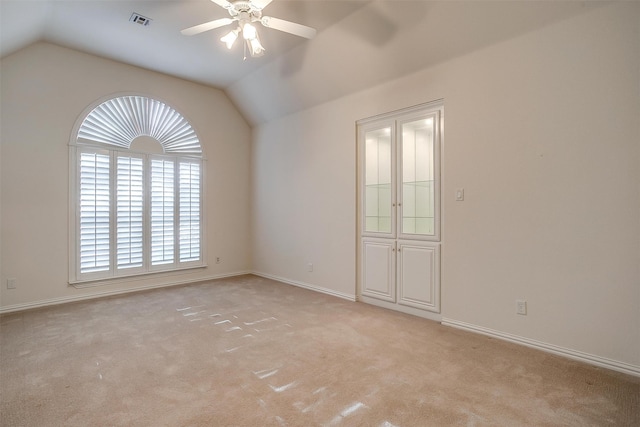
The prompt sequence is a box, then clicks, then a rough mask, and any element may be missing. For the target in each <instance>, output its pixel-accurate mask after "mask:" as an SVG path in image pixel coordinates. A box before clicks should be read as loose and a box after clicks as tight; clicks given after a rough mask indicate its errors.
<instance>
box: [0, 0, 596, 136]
mask: <svg viewBox="0 0 640 427" xmlns="http://www.w3.org/2000/svg"><path fill="white" fill-rule="evenodd" d="M598 5H599V4H597V3H594V2H591V1H587V2H582V1H553V2H544V1H531V2H527V1H517V2H516V1H511V2H508V1H507V2H504V1H497V2H494V1H484V0H479V1H478V0H476V1H428V0H275V1H273V3H271V4H270V5H268V6H267V8H265V10H264V14H265V15H269V16H274V17H278V18H281V19H286V20H289V21H294V22H298V23H301V24H304V25H307V26H311V27H314V28H316V29H317V30H318V35H317V36H316V37H315V38H314V39H313V40H306V39H303V38H300V37H296V36H293V35H290V34H286V33H282V32H280V31H277V30H273V29H267V28H263V27H260V28H259V29H258V31H259V33H260V37H261V39H262V44H263V45H264V46H265V48H266V54H265V55H264V56H263V57H260V58H251V57H249V58H247V59H246V60H243V52H242V45H241V44H239V43H238V44H236V46H234V49H233V50H231V51H228V50H227V49H226V48H225V47H224V45H223V44H222V43H221V42H220V41H219V38H220V37H221V36H222V35H224V34H225V33H226V32H228V31H229V28H228V27H223V28H219V29H216V30H212V31H209V32H206V33H203V34H200V35H196V36H191V37H187V36H183V35H181V34H180V30H181V29H184V28H187V27H191V26H194V25H197V24H201V23H203V22H207V21H210V20H213V19H218V18H224V17H227V16H228V13H227V11H226V10H224V9H222V8H221V7H219V6H218V5H216V4H215V3H213V2H211V1H210V0H134V1H130V0H0V57H4V56H6V55H8V54H11V53H13V52H15V51H17V50H19V49H21V48H23V47H25V46H27V45H29V44H31V43H33V42H36V41H40V40H44V41H48V42H51V43H55V44H58V45H61V46H66V47H69V48H73V49H76V50H80V51H83V52H88V53H91V54H95V55H99V56H102V57H105V58H110V59H113V60H116V61H121V62H124V63H128V64H132V65H136V66H139V67H143V68H146V69H150V70H154V71H159V72H162V73H166V74H170V75H174V76H177V77H181V78H184V79H188V80H192V81H195V82H199V83H203V84H206V85H210V86H214V87H217V88H220V89H223V90H225V91H226V92H227V94H228V95H229V97H230V98H231V99H232V101H233V102H234V103H235V104H236V105H237V106H238V108H239V109H240V110H241V111H242V113H243V114H244V115H245V117H246V118H247V120H248V121H249V122H250V123H252V124H257V123H262V122H265V121H268V120H272V119H275V118H277V117H280V116H282V115H285V114H288V113H291V112H294V111H298V110H301V109H305V108H308V107H311V106H313V105H317V104H319V103H322V102H326V101H328V100H331V99H335V98H338V97H340V96H344V95H346V94H349V93H352V92H355V91H359V90H362V89H365V88H367V87H370V86H372V85H375V84H379V83H381V82H384V81H386V80H389V79H392V78H395V77H399V76H402V75H406V74H408V73H411V72H413V71H417V70H419V69H422V68H425V67H428V66H432V65H434V64H437V63H438V62H442V61H445V60H447V59H450V58H453V57H455V56H459V55H462V54H464V53H468V52H471V51H474V50H476V49H479V48H481V47H483V46H487V45H489V44H492V43H497V42H499V41H501V40H505V39H508V38H511V37H514V36H516V35H518V34H522V33H524V32H527V31H531V30H534V29H536V28H539V27H541V26H544V25H548V24H550V23H553V22H555V21H557V20H560V19H565V18H568V17H570V16H573V15H575V14H578V13H581V12H582V11H584V10H587V9H588V8H590V7H595V6H598ZM133 12H137V13H139V14H142V15H144V16H146V17H148V18H151V19H152V21H151V23H150V25H149V26H141V25H139V24H135V23H133V22H131V21H129V18H130V16H131V14H132V13H133Z"/></svg>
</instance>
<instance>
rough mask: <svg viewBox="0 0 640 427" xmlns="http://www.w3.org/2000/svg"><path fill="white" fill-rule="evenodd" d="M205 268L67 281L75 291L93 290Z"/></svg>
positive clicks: (201, 266)
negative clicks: (98, 287) (160, 275)
mask: <svg viewBox="0 0 640 427" xmlns="http://www.w3.org/2000/svg"><path fill="white" fill-rule="evenodd" d="M202 268H207V265H206V264H201V265H194V266H190V267H183V268H173V269H171V270H157V271H146V272H143V273H135V274H128V275H126V276H117V277H109V278H101V279H90V280H73V281H71V280H70V281H69V285H71V286H73V287H74V288H76V289H84V288H93V287H96V286H105V285H113V284H120V283H127V282H135V281H140V280H144V279H146V278H149V277H153V276H157V275H159V274H162V275H164V276H169V277H170V276H179V275H184V274H187V273H189V272H190V271H191V270H197V269H202Z"/></svg>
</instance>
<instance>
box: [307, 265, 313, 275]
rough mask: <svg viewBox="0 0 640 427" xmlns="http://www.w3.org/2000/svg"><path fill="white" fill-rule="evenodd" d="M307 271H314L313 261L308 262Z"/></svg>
mask: <svg viewBox="0 0 640 427" xmlns="http://www.w3.org/2000/svg"><path fill="white" fill-rule="evenodd" d="M307 271H308V272H309V273H311V272H312V271H313V264H311V263H308V264H307Z"/></svg>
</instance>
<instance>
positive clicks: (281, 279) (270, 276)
mask: <svg viewBox="0 0 640 427" xmlns="http://www.w3.org/2000/svg"><path fill="white" fill-rule="evenodd" d="M251 274H254V275H256V276H260V277H264V278H265V279H271V280H276V281H278V282H282V283H286V284H287V285H293V286H297V287H299V288H305V289H309V290H311V291H316V292H320V293H323V294H327V295H332V296H334V297H338V298H342V299H346V300H348V301H355V300H356V296H355V295H351V294H345V293H343V292H338V291H334V290H333V289H327V288H323V287H320V286H315V285H311V284H309V283H304V282H297V281H295V280H289V279H285V278H284V277H278V276H274V275H273V274H267V273H261V272H258V271H254V272H252V273H251Z"/></svg>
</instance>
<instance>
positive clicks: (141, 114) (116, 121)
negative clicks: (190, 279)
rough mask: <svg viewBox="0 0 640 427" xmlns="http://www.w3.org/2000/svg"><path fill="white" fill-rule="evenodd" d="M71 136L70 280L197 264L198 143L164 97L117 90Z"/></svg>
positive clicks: (199, 220)
mask: <svg viewBox="0 0 640 427" xmlns="http://www.w3.org/2000/svg"><path fill="white" fill-rule="evenodd" d="M77 129H78V130H77V132H76V133H75V134H74V138H73V139H72V141H71V159H72V160H71V183H72V188H71V204H72V205H73V215H72V217H73V226H72V238H71V246H72V253H73V255H72V256H71V257H70V258H72V259H71V268H70V275H71V278H70V281H71V282H72V283H75V282H84V281H91V280H98V279H105V278H111V277H122V276H130V275H135V274H145V273H150V272H156V271H167V270H175V269H182V268H190V267H198V266H202V265H203V256H202V234H203V233H202V148H201V146H200V141H199V139H198V137H197V135H196V133H195V131H194V129H193V128H192V127H191V125H190V124H189V122H188V121H187V120H186V119H185V118H184V117H183V116H182V115H181V114H180V113H178V112H177V111H176V110H174V109H173V108H171V107H170V106H168V105H166V104H165V103H163V102H161V101H158V100H155V99H151V98H148V97H144V96H121V97H116V98H112V99H109V100H107V101H105V102H102V103H101V104H99V105H98V106H97V107H95V108H93V109H92V110H91V111H90V112H89V113H88V114H87V115H86V116H85V117H84V118H82V120H81V122H79V126H78V127H77Z"/></svg>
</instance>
